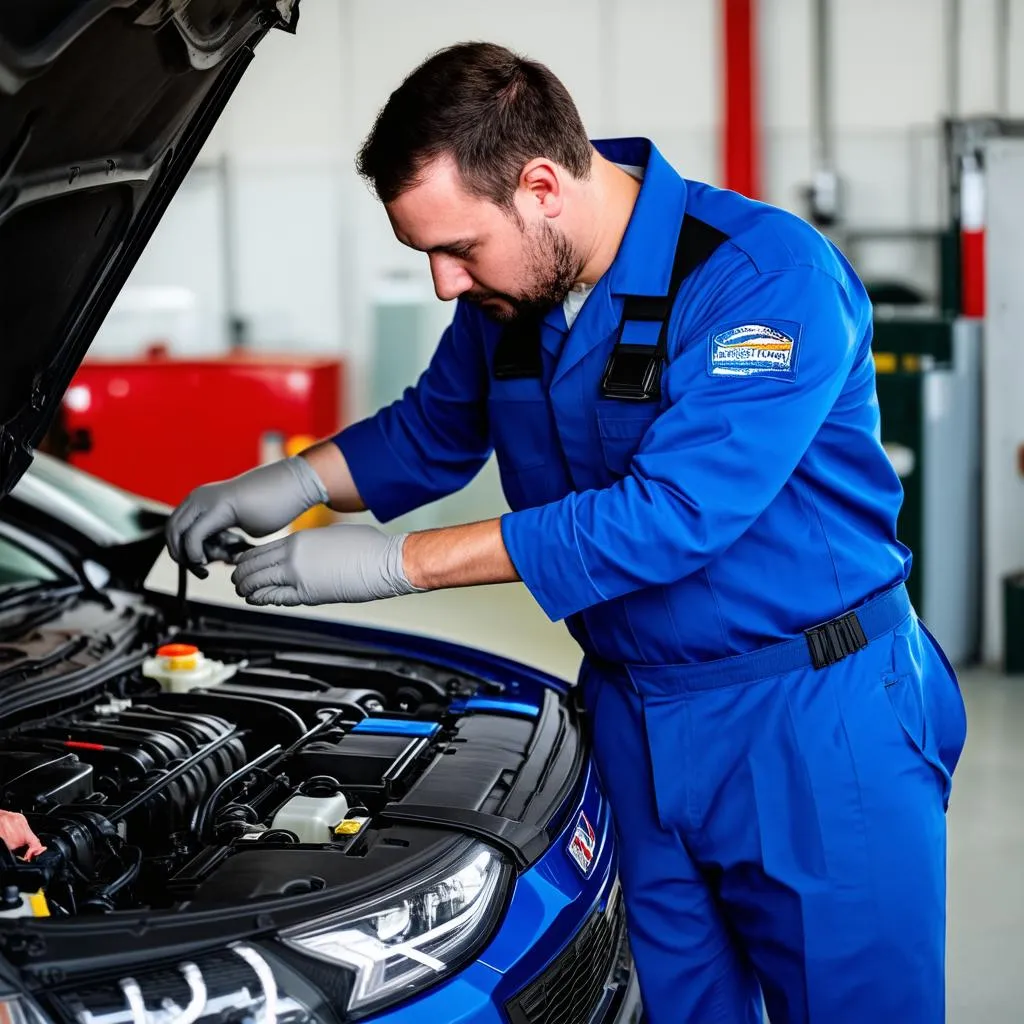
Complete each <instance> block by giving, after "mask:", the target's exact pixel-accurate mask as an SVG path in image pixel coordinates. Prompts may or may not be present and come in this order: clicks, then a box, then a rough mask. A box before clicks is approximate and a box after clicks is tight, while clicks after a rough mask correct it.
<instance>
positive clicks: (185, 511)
mask: <svg viewBox="0 0 1024 1024" xmlns="http://www.w3.org/2000/svg"><path fill="white" fill-rule="evenodd" d="M328 498H329V495H328V493H327V490H326V488H325V487H324V485H323V482H322V481H321V480H320V477H319V476H317V473H316V470H315V469H313V467H312V466H311V465H310V464H309V463H308V462H307V461H306V460H305V459H303V458H302V457H301V456H298V455H293V456H291V457H289V458H287V459H280V460H278V461H277V462H271V463H269V464H268V465H266V466H259V467H257V468H256V469H250V470H249V471H248V472H246V473H242V474H241V475H240V476H236V477H232V478H231V479H230V480H223V481H221V482H219V483H213V484H204V485H203V486H202V487H197V488H196V489H195V490H194V491H193V492H192V493H191V494H190V495H189V496H188V497H187V498H186V499H185V500H184V501H183V502H182V503H181V504H180V505H179V506H178V507H177V508H176V509H175V510H174V514H173V515H172V516H171V518H170V519H169V520H168V521H167V528H166V536H167V547H168V548H169V549H170V552H171V557H172V558H173V559H174V560H175V561H176V562H178V563H179V564H181V563H182V562H185V563H187V564H189V565H205V564H206V555H205V554H204V552H203V541H205V540H206V539H207V538H209V537H212V536H213V535H214V534H217V533H220V531H221V530H226V529H229V528H230V527H233V526H237V527H240V528H241V529H242V530H244V531H245V532H246V533H248V534H249V535H250V536H253V537H265V536H266V535H267V534H269V533H274V532H275V531H276V530H280V529H281V528H282V527H284V526H287V525H288V524H289V523H290V522H291V521H292V520H293V519H295V518H296V517H297V516H299V515H301V514H302V513H303V512H305V511H306V510H307V509H310V508H312V507H313V506H314V505H317V504H320V503H321V502H326V501H327V500H328Z"/></svg>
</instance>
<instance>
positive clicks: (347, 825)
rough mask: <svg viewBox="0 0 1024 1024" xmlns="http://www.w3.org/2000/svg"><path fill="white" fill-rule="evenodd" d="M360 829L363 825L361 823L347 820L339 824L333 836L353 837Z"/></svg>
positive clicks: (352, 819) (353, 819)
mask: <svg viewBox="0 0 1024 1024" xmlns="http://www.w3.org/2000/svg"><path fill="white" fill-rule="evenodd" d="M362 827H363V823H362V822H361V821H356V819H355V818H349V819H348V820H347V821H343V822H341V824H340V825H338V826H337V827H336V828H335V829H334V834H335V835H336V836H354V835H355V834H356V833H357V832H358V831H359V830H360V829H361V828H362Z"/></svg>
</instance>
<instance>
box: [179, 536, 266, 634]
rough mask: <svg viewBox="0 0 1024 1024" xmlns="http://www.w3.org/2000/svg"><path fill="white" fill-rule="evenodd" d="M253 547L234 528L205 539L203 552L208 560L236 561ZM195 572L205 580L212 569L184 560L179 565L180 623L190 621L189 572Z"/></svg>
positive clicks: (199, 577)
mask: <svg viewBox="0 0 1024 1024" xmlns="http://www.w3.org/2000/svg"><path fill="white" fill-rule="evenodd" d="M251 547H252V544H250V543H249V542H248V541H247V540H245V538H243V537H241V536H239V535H238V534H237V533H235V532H233V531H232V530H222V531H221V532H220V533H215V534H214V535H213V536H212V537H207V539H206V540H205V541H203V553H204V554H205V555H206V562H207V563H210V562H229V563H230V562H234V560H235V559H236V558H237V557H238V556H239V555H240V554H242V553H243V552H245V551H248V550H249V549H250V548H251ZM190 572H193V573H195V575H196V577H197V578H198V579H201V580H205V579H206V578H207V577H208V576H209V575H210V571H209V569H207V568H206V567H205V565H192V564H190V563H188V562H182V563H181V564H180V565H179V566H178V624H179V625H180V626H184V625H185V624H186V623H187V622H188V574H189V573H190Z"/></svg>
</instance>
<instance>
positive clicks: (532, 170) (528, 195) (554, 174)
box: [519, 157, 565, 217]
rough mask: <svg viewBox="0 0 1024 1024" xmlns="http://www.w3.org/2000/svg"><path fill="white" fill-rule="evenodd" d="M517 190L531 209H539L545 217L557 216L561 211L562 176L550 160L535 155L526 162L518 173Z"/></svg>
mask: <svg viewBox="0 0 1024 1024" xmlns="http://www.w3.org/2000/svg"><path fill="white" fill-rule="evenodd" d="M519 190H520V193H521V197H522V199H523V200H525V203H526V206H527V207H528V208H530V209H531V210H538V209H539V210H540V211H541V213H543V214H544V216H545V217H557V216H558V215H559V214H560V213H561V212H562V203H563V201H564V198H565V195H564V191H563V189H562V176H561V172H560V169H559V168H558V166H557V165H556V164H554V163H552V162H551V161H550V160H546V159H545V158H543V157H535V158H534V159H533V160H531V161H530V162H529V163H528V164H526V166H524V167H523V170H522V172H521V173H520V175H519Z"/></svg>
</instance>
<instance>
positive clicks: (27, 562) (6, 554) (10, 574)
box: [0, 537, 61, 597]
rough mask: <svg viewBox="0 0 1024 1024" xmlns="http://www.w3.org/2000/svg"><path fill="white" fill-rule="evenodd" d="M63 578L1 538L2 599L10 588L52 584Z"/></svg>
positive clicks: (0, 590) (0, 584) (0, 570)
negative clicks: (34, 584)
mask: <svg viewBox="0 0 1024 1024" xmlns="http://www.w3.org/2000/svg"><path fill="white" fill-rule="evenodd" d="M60 578H61V577H60V576H59V575H58V574H57V573H56V572H55V571H54V570H53V569H52V568H50V566H48V565H47V564H46V563H45V562H41V561H40V560H39V559H38V558H36V556H35V555H33V554H31V553H30V552H28V551H26V550H25V549H24V548H23V547H19V546H18V545H17V544H14V543H12V542H11V541H9V540H8V539H7V538H6V537H0V597H3V592H4V591H5V590H6V589H7V588H8V587H19V588H20V587H22V586H24V585H25V584H33V583H52V582H54V581H55V580H58V579H60Z"/></svg>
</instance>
